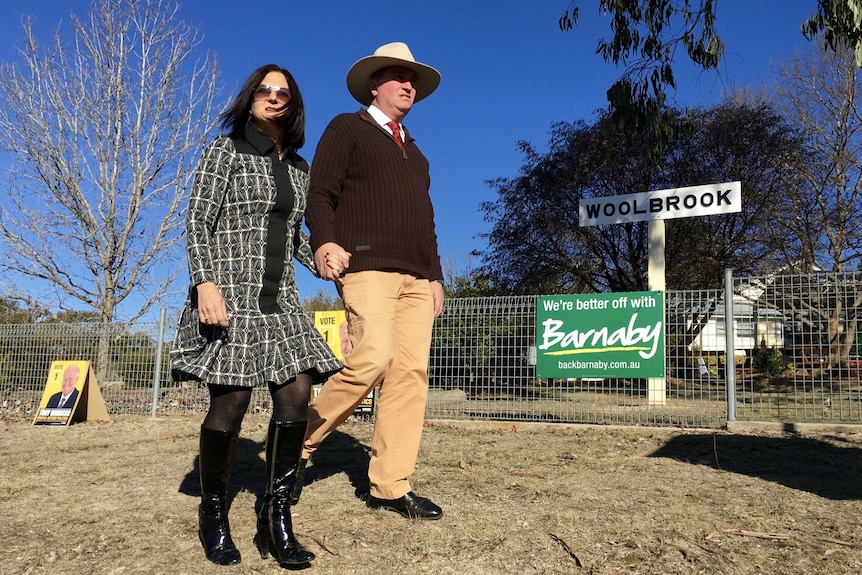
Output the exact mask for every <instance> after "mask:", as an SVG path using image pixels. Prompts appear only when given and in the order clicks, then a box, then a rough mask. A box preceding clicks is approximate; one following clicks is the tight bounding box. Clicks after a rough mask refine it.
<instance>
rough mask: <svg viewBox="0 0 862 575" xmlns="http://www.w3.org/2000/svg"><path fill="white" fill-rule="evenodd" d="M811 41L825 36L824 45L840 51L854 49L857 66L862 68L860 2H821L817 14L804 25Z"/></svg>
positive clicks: (803, 27)
mask: <svg viewBox="0 0 862 575" xmlns="http://www.w3.org/2000/svg"><path fill="white" fill-rule="evenodd" d="M802 33H803V34H804V35H805V37H806V38H807V39H808V40H809V41H811V40H814V39H815V38H817V37H818V36H819V35H820V34H821V33H822V34H823V43H824V45H825V46H827V47H828V48H829V49H831V50H833V51H836V52H837V51H838V50H839V49H840V48H841V47H852V48H853V51H854V55H855V57H856V65H857V66H859V67H860V68H862V5H860V3H859V2H858V0H819V1H818V2H817V13H816V14H815V15H814V16H812V17H811V18H810V19H808V20H807V21H806V22H805V23H804V24H803V25H802Z"/></svg>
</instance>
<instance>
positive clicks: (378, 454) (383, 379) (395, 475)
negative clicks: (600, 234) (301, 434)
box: [302, 271, 434, 499]
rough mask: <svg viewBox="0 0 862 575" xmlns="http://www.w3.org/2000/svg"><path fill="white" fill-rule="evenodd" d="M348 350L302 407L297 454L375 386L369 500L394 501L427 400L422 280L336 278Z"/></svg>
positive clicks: (363, 275)
mask: <svg viewBox="0 0 862 575" xmlns="http://www.w3.org/2000/svg"><path fill="white" fill-rule="evenodd" d="M339 292H340V293H341V297H342V299H343V300H344V307H345V309H346V311H347V319H348V330H349V334H350V340H351V341H352V342H353V351H352V352H351V353H350V355H348V356H347V357H346V358H345V360H344V369H343V370H342V371H341V372H340V373H337V374H336V375H334V376H333V377H331V378H330V379H329V380H328V381H327V382H326V384H325V385H324V386H323V389H322V390H321V391H320V394H319V395H318V396H317V398H316V399H315V400H314V402H313V403H312V404H311V406H310V408H309V414H308V415H309V417H308V431H307V432H306V436H305V437H306V438H305V444H304V446H303V452H302V456H303V457H304V458H308V457H309V456H310V455H311V454H312V453H313V452H314V451H315V450H316V449H317V448H318V446H320V444H321V442H323V440H324V439H325V438H326V436H328V435H329V434H330V433H331V432H332V431H333V430H334V429H335V428H336V427H338V425H340V424H341V423H343V422H344V420H346V419H347V418H348V417H349V416H350V414H352V413H353V410H354V409H356V406H357V405H359V403H360V402H361V401H362V399H363V398H364V397H365V396H366V395H368V393H369V392H370V391H371V390H372V389H373V388H374V386H376V385H378V384H380V389H379V391H378V395H377V416H376V419H375V423H374V436H373V438H372V440H371V462H370V463H369V466H368V479H369V482H370V485H371V494H372V495H373V496H375V497H379V498H381V499H397V498H399V497H401V496H403V495H405V494H406V493H407V492H409V491H411V488H410V482H409V480H408V478H409V477H410V475H412V474H413V470H414V468H415V466H416V456H417V454H418V452H419V442H420V440H421V438H422V428H423V423H424V418H425V401H426V399H427V397H428V355H429V353H430V348H431V330H432V328H433V325H434V303H433V300H432V297H431V288H430V286H429V283H428V280H425V279H417V278H415V277H413V276H411V275H409V274H404V273H399V272H389V271H387V272H382V271H362V272H354V273H349V274H347V275H346V276H344V277H343V278H342V279H341V284H340V285H339Z"/></svg>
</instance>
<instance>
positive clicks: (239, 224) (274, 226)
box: [171, 124, 342, 387]
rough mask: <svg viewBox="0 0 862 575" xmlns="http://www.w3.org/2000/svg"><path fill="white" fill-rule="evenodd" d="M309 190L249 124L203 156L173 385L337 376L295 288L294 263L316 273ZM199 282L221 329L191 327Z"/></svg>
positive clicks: (295, 164)
mask: <svg viewBox="0 0 862 575" xmlns="http://www.w3.org/2000/svg"><path fill="white" fill-rule="evenodd" d="M307 191H308V163H307V162H306V161H305V160H303V159H302V158H301V157H299V156H298V155H295V154H294V155H292V156H288V157H285V159H284V160H279V159H278V155H277V154H276V151H275V146H274V145H273V143H272V141H271V140H270V139H269V138H268V137H266V136H265V135H264V134H262V133H261V132H260V131H259V130H258V129H257V128H255V127H254V126H253V125H251V124H249V125H248V126H247V128H246V138H245V139H239V140H232V139H231V138H228V137H226V136H221V137H219V138H217V139H216V140H214V141H213V143H212V144H210V145H209V146H208V147H207V149H206V150H205V151H204V153H203V156H202V157H201V159H200V162H199V163H198V166H197V168H196V169H195V173H194V180H193V184H192V189H191V194H190V197H189V206H188V213H187V216H186V249H187V251H188V261H189V272H190V280H191V287H190V289H189V296H188V298H187V300H186V303H185V306H184V307H183V311H182V314H181V316H180V319H179V323H178V326H177V334H176V337H175V338H174V342H173V345H172V348H171V368H172V372H173V374H174V377H175V378H177V379H190V378H191V379H198V380H201V381H205V382H206V383H208V384H213V385H237V386H244V387H253V386H255V385H258V384H263V383H267V382H275V383H284V382H286V381H288V380H290V379H293V378H294V377H295V376H296V374H298V373H301V372H305V371H308V370H311V371H312V376H313V379H314V380H315V382H320V381H323V380H325V379H326V378H327V377H329V376H330V375H331V374H332V373H334V372H336V371H338V370H340V369H341V367H342V366H341V362H339V361H338V359H336V357H335V356H334V355H333V354H332V352H331V351H330V349H329V347H328V346H327V345H326V342H324V340H323V338H322V337H321V336H320V334H319V333H318V332H317V330H316V329H315V328H314V325H313V324H312V322H311V320H310V319H309V318H308V316H307V315H306V314H305V312H304V311H303V310H302V306H301V305H300V301H299V293H298V290H297V287H296V281H295V274H294V267H293V258H294V257H295V258H296V259H298V260H299V261H300V262H301V263H302V264H303V265H304V266H305V267H307V268H308V269H309V270H311V271H312V272H313V273H314V274H315V275H317V271H316V269H315V267H314V258H313V255H312V253H311V248H310V247H309V244H308V237H307V236H306V234H305V232H304V231H303V230H302V228H301V222H302V216H303V212H304V211H305V200H306V194H307ZM204 281H212V282H214V283H215V284H216V285H217V286H218V288H219V290H220V291H221V294H222V296H223V297H224V299H225V302H226V304H227V308H228V315H229V317H230V325H229V327H228V328H227V329H222V328H220V327H217V326H208V325H204V324H201V323H200V322H199V320H198V312H197V298H196V295H197V290H196V288H195V286H196V285H197V284H199V283H201V282H204Z"/></svg>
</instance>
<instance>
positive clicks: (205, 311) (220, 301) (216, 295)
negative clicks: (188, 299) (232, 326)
mask: <svg viewBox="0 0 862 575" xmlns="http://www.w3.org/2000/svg"><path fill="white" fill-rule="evenodd" d="M196 288H197V290H198V317H199V318H200V320H201V323H203V324H206V325H220V326H222V327H227V326H228V319H229V318H228V315H227V305H226V304H225V303H224V298H223V297H222V295H221V292H220V291H219V289H218V286H216V285H215V284H214V283H213V282H201V283H199V284H198V285H197V286H196Z"/></svg>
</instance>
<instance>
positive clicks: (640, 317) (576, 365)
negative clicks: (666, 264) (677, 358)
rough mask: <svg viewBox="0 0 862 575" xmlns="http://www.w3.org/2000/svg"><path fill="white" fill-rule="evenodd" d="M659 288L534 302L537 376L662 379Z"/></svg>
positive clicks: (563, 296)
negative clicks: (647, 290) (657, 289)
mask: <svg viewBox="0 0 862 575" xmlns="http://www.w3.org/2000/svg"><path fill="white" fill-rule="evenodd" d="M663 297H664V294H663V293H662V292H660V291H650V292H626V293H609V294H586V295H556V296H542V297H539V298H538V299H537V300H536V374H537V375H538V376H539V377H545V378H557V377H664V300H663Z"/></svg>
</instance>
